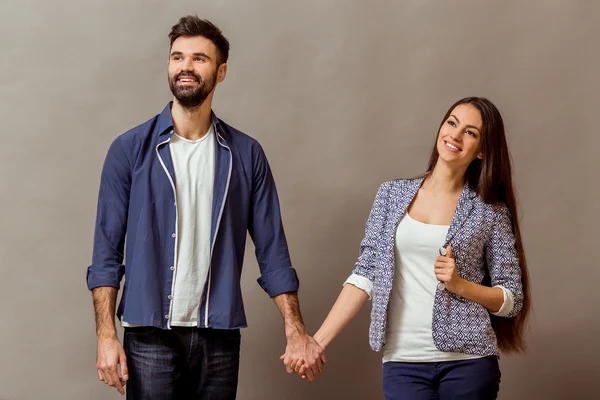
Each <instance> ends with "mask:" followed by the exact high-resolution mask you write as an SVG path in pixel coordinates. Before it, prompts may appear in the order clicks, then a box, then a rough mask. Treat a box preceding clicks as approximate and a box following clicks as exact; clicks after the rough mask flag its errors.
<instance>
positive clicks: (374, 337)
mask: <svg viewBox="0 0 600 400" xmlns="http://www.w3.org/2000/svg"><path fill="white" fill-rule="evenodd" d="M423 179H424V178H423V177H421V178H417V179H411V180H394V181H390V182H385V183H383V184H382V185H381V186H380V188H379V190H378V192H377V196H376V198H375V202H374V204H373V208H372V209H371V213H370V215H369V218H368V220H367V223H366V229H365V237H364V239H363V240H362V242H361V245H360V255H359V257H358V260H357V262H356V265H355V268H354V271H353V274H357V275H360V276H362V277H364V278H367V279H368V280H369V281H371V282H372V284H373V289H372V303H373V306H372V310H371V324H370V328H369V342H370V345H371V348H372V349H373V350H375V351H379V350H380V349H381V348H382V347H383V346H384V338H385V328H386V321H387V307H388V302H389V298H390V292H391V290H392V281H393V279H394V271H395V253H394V250H395V233H396V228H397V226H398V223H399V222H400V220H401V218H402V217H403V215H404V213H405V212H406V210H407V208H408V207H409V205H410V204H411V202H412V200H413V198H414V197H415V195H416V194H417V192H418V190H419V188H420V187H421V184H422V182H423ZM442 245H443V246H447V245H451V246H452V254H453V257H454V260H455V262H456V266H457V272H458V275H459V276H460V277H461V278H464V279H466V280H469V281H471V282H475V283H478V284H485V282H486V278H487V283H488V284H489V283H490V282H491V286H496V285H500V286H502V287H504V288H505V289H507V290H509V291H510V292H511V293H512V295H513V298H514V308H513V310H512V311H511V312H510V313H509V314H508V315H507V316H506V317H507V318H512V317H514V316H516V315H517V314H518V313H519V312H520V311H521V308H522V306H523V288H522V281H521V268H520V266H519V260H518V254H517V250H516V247H515V237H514V233H513V226H512V220H511V217H510V212H509V210H508V207H507V206H506V205H505V204H501V203H498V204H495V205H491V204H486V203H484V202H483V201H482V200H481V198H480V197H479V196H478V195H477V193H476V192H475V191H474V190H473V189H472V188H471V187H470V186H469V185H468V184H465V186H464V189H463V192H462V194H461V196H460V198H459V201H458V205H457V207H456V211H455V213H454V216H453V218H452V222H451V224H450V228H449V230H448V234H447V236H446V243H440V247H442ZM432 332H433V342H434V344H435V346H436V347H437V348H438V349H439V350H440V351H445V352H458V353H466V354H478V355H483V356H485V355H495V354H497V353H498V350H497V340H496V335H495V333H494V330H493V329H492V326H491V316H490V312H489V311H488V310H487V309H486V308H485V307H484V306H482V305H480V304H478V303H475V302H473V301H470V300H467V299H465V298H463V297H461V296H459V295H456V294H454V293H451V292H449V291H448V290H440V289H437V290H436V294H435V300H434V306H433V318H432Z"/></svg>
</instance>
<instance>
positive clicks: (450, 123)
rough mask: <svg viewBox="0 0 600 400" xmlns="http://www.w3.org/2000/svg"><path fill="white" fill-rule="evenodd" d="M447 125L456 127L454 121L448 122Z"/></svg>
mask: <svg viewBox="0 0 600 400" xmlns="http://www.w3.org/2000/svg"><path fill="white" fill-rule="evenodd" d="M448 125H450V126H456V124H455V123H454V121H448Z"/></svg>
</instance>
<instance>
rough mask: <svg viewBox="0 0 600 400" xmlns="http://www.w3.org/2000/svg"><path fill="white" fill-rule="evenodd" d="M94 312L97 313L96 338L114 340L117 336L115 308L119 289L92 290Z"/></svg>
mask: <svg viewBox="0 0 600 400" xmlns="http://www.w3.org/2000/svg"><path fill="white" fill-rule="evenodd" d="M92 298H93V299H94V310H95V313H96V336H97V337H98V338H113V337H116V336H117V330H116V327H115V308H116V303H117V288H114V287H110V286H102V287H97V288H94V289H92Z"/></svg>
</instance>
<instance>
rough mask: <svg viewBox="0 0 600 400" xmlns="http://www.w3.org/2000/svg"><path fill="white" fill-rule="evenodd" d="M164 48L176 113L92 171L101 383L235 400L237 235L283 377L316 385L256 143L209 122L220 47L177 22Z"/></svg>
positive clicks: (309, 341)
mask: <svg viewBox="0 0 600 400" xmlns="http://www.w3.org/2000/svg"><path fill="white" fill-rule="evenodd" d="M169 37H170V41H171V47H170V54H169V63H168V81H169V86H170V88H171V92H172V93H173V96H174V99H173V101H172V102H170V103H169V104H168V105H167V106H166V107H165V108H164V110H163V111H162V112H161V113H160V114H158V115H156V116H155V117H153V118H151V119H150V120H148V121H147V122H145V123H143V124H141V125H139V126H137V127H135V128H133V129H131V130H129V131H128V132H126V133H124V134H122V135H120V136H118V137H117V138H116V139H115V140H114V141H113V143H112V144H111V146H110V148H109V150H108V153H107V156H106V159H105V161H104V165H103V168H102V174H101V181H100V190H99V196H98V212H97V218H96V227H95V233H94V247H93V257H92V263H91V265H90V266H89V268H88V272H87V285H88V288H89V289H90V290H91V291H92V296H93V302H94V308H95V312H96V327H97V337H98V354H97V370H98V377H99V379H100V380H101V381H103V382H105V383H106V384H108V385H110V386H113V387H115V388H116V389H117V390H118V391H119V393H121V394H124V392H125V390H124V385H125V383H127V398H128V399H136V400H139V399H144V400H145V399H152V400H163V399H234V398H235V397H236V391H237V383H238V368H239V353H240V329H241V328H244V327H246V318H245V314H244V308H243V304H242V295H241V287H240V276H241V269H242V262H243V258H244V249H245V240H246V232H247V231H248V232H249V233H250V235H251V237H252V240H253V242H254V244H255V247H256V258H257V261H258V264H259V267H260V272H261V276H260V278H259V279H258V282H259V284H260V285H261V287H262V288H263V289H264V290H265V291H266V292H267V294H268V295H269V296H271V297H272V298H273V299H274V301H275V303H276V304H277V307H278V308H279V310H280V312H281V314H282V316H283V319H284V322H285V334H286V337H287V347H286V352H285V357H284V358H285V359H284V363H285V365H286V367H287V370H288V372H290V373H292V372H293V370H292V369H291V367H290V365H291V363H292V362H294V365H295V364H296V363H297V362H300V363H304V364H305V365H307V367H308V369H309V373H308V376H309V379H315V378H316V377H317V376H318V374H319V373H320V372H321V369H322V366H323V363H324V362H325V361H326V360H325V357H324V354H323V350H322V349H321V347H320V346H319V345H318V344H317V342H316V341H315V340H314V339H313V338H312V337H310V336H309V335H308V334H307V332H306V330H305V328H304V324H303V321H302V317H301V315H300V310H299V306H298V297H297V290H298V285H299V282H298V278H297V275H296V272H295V270H294V268H293V267H292V265H291V261H290V256H289V253H288V248H287V243H286V238H285V234H284V230H283V225H282V220H281V215H280V210H279V200H278V196H277V191H276V188H275V183H274V180H273V176H272V174H271V170H270V167H269V164H268V162H267V159H266V156H265V154H264V152H263V150H262V148H261V146H260V144H259V143H258V142H257V141H256V140H254V139H252V138H251V137H249V136H247V135H245V134H243V133H241V132H240V131H238V130H236V129H234V128H232V127H231V126H229V125H227V124H226V123H225V122H223V121H222V120H221V119H219V118H218V117H217V116H216V115H215V113H214V112H213V111H212V99H213V96H214V93H215V89H216V86H217V84H219V83H221V82H223V80H224V79H225V75H226V73H227V58H228V55H229V42H228V40H227V39H226V38H225V37H224V36H223V34H222V32H221V31H220V29H219V28H217V27H216V26H215V25H213V24H212V23H211V22H209V21H206V20H201V19H199V18H198V17H196V16H186V17H184V18H181V19H180V20H179V22H178V23H177V24H176V25H175V26H173V28H172V30H171V33H170V34H169ZM125 249H126V251H127V257H126V259H127V261H126V262H125V263H123V260H124V250H125ZM123 276H125V284H124V287H123V293H122V298H121V302H120V305H119V308H118V310H115V307H116V298H117V291H118V289H119V288H120V282H121V280H122V278H123ZM115 311H116V314H117V316H118V317H119V319H120V321H121V324H122V326H123V327H124V340H123V346H121V344H120V342H119V340H118V338H117V334H116V328H115ZM117 367H119V369H120V375H119V371H118V368H117Z"/></svg>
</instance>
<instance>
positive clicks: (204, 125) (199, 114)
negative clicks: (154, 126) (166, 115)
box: [171, 99, 212, 140]
mask: <svg viewBox="0 0 600 400" xmlns="http://www.w3.org/2000/svg"><path fill="white" fill-rule="evenodd" d="M211 103H212V102H211V101H210V99H206V100H205V101H204V102H203V103H202V104H201V105H200V106H199V107H196V108H193V109H187V108H183V107H182V106H181V104H179V102H178V101H177V100H174V101H173V106H172V107H171V118H172V119H173V126H174V128H175V132H176V133H177V135H179V136H181V137H183V138H186V139H189V140H197V139H200V138H202V137H204V135H206V133H207V132H208V130H209V128H210V125H211V123H212V109H211Z"/></svg>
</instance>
